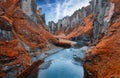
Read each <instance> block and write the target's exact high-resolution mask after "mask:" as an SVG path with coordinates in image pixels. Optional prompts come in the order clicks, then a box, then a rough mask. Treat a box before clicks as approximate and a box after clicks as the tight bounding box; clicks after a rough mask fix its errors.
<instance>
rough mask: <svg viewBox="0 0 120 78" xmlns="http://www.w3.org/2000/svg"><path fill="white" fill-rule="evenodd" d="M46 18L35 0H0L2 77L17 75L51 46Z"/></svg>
mask: <svg viewBox="0 0 120 78" xmlns="http://www.w3.org/2000/svg"><path fill="white" fill-rule="evenodd" d="M43 19H44V17H42V15H41V13H40V10H37V5H36V1H35V0H0V69H1V70H0V78H14V77H15V76H16V77H17V76H18V75H19V74H20V73H22V72H23V71H24V70H26V69H27V68H28V67H29V66H31V64H32V63H33V60H32V59H33V57H36V56H37V55H38V54H40V53H41V52H42V50H44V49H45V48H48V47H49V45H50V44H49V39H50V40H52V39H54V37H53V35H52V34H50V33H49V32H47V31H46V29H45V28H44V27H45V26H44V25H45V23H44V22H43ZM46 34H47V36H46ZM48 44H49V45H48Z"/></svg>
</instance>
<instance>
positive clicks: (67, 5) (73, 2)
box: [39, 0, 90, 22]
mask: <svg viewBox="0 0 120 78" xmlns="http://www.w3.org/2000/svg"><path fill="white" fill-rule="evenodd" d="M49 1H50V0H46V4H45V5H41V6H39V7H41V8H43V11H44V13H45V14H46V22H48V21H54V22H57V21H58V20H59V19H62V18H63V17H65V16H71V15H72V14H73V13H74V12H75V11H76V10H78V9H80V8H81V7H83V6H87V5H88V4H89V1H90V0H64V1H63V0H56V1H55V2H54V3H49Z"/></svg>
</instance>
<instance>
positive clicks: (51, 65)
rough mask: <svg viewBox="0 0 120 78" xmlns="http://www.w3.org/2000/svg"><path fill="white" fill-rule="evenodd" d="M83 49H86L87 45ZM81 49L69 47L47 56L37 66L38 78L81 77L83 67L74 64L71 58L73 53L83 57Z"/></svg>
mask: <svg viewBox="0 0 120 78" xmlns="http://www.w3.org/2000/svg"><path fill="white" fill-rule="evenodd" d="M84 49H85V50H87V47H85V48H84ZM82 51H83V50H82V49H73V48H70V49H65V50H62V51H60V52H58V53H56V54H53V55H51V56H49V57H47V58H46V59H45V63H44V64H43V65H41V66H40V67H39V69H40V70H39V74H38V78H83V74H84V70H83V67H82V65H79V64H75V62H76V61H75V60H74V58H73V57H74V56H75V55H76V56H77V55H80V57H82V58H83V56H84V54H85V52H82ZM79 63H80V62H79ZM43 68H44V69H43Z"/></svg>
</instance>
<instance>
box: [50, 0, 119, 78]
mask: <svg viewBox="0 0 120 78" xmlns="http://www.w3.org/2000/svg"><path fill="white" fill-rule="evenodd" d="M48 27H49V28H50V31H51V32H52V33H54V34H56V35H58V38H63V39H71V40H75V41H77V40H82V41H84V42H87V44H88V45H89V46H91V48H90V49H89V50H88V51H87V53H86V57H85V61H84V69H85V76H84V78H119V77H120V69H119V68H120V65H119V62H120V58H119V54H120V44H119V43H120V42H119V39H120V34H119V33H120V29H119V28H120V1H119V0H91V1H90V5H88V6H87V7H83V8H81V9H79V10H77V11H76V12H75V13H74V14H73V15H72V16H67V17H65V18H63V19H61V20H59V21H58V23H54V22H50V23H49V25H48ZM56 32H57V33H56ZM61 33H63V34H65V35H59V34H61Z"/></svg>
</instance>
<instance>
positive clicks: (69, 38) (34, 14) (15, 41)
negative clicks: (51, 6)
mask: <svg viewBox="0 0 120 78" xmlns="http://www.w3.org/2000/svg"><path fill="white" fill-rule="evenodd" d="M119 28H120V1H119V0H91V1H90V2H89V5H88V6H86V7H83V8H81V9H78V10H77V11H75V12H74V13H73V15H71V16H66V17H64V18H63V19H60V20H59V21H58V22H57V23H55V22H54V21H50V22H49V23H48V25H46V24H45V15H44V14H42V10H41V8H39V9H37V3H36V0H1V1H0V78H27V76H28V75H29V74H30V73H31V71H32V70H35V69H36V67H38V66H39V65H40V64H42V63H43V62H44V60H43V59H44V58H45V57H47V56H48V55H52V54H49V53H48V52H47V51H50V50H51V52H53V51H54V50H55V52H56V50H57V49H60V50H61V47H63V48H70V47H77V48H78V47H79V48H81V47H84V46H87V47H88V49H87V51H86V52H85V57H84V59H83V67H84V78H119V77H120V69H119V68H120V65H119V63H120V58H119V57H120V56H119V55H120V34H119V33H120V29H119ZM53 54H54V53H53ZM40 56H42V58H39V59H36V58H37V57H40ZM35 72H36V71H35ZM33 73H34V72H33ZM33 73H32V74H33Z"/></svg>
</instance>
